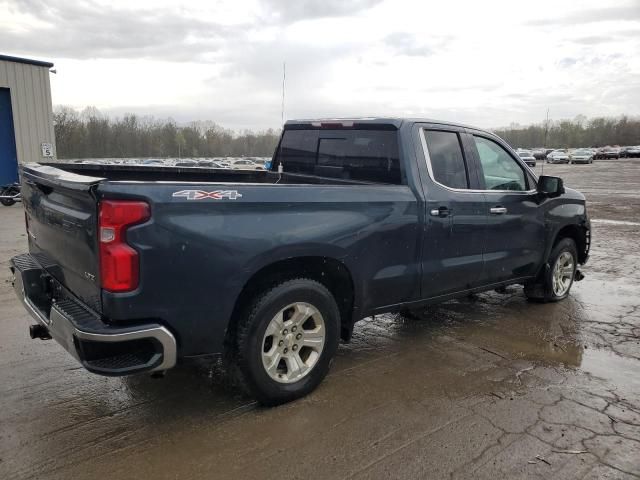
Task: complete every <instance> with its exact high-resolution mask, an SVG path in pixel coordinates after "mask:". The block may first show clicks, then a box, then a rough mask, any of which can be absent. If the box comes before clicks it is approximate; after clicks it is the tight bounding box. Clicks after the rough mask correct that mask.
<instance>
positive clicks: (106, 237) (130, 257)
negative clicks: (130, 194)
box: [98, 200, 150, 292]
mask: <svg viewBox="0 0 640 480" xmlns="http://www.w3.org/2000/svg"><path fill="white" fill-rule="evenodd" d="M149 216H150V214H149V205H148V204H147V203H145V202H136V201H129V200H103V201H102V202H100V214H99V217H100V218H99V222H98V244H99V249H100V282H101V284H102V288H103V289H105V290H108V291H110V292H129V291H131V290H135V289H136V288H137V287H138V281H139V276H140V261H139V259H138V252H137V251H136V250H134V249H133V248H132V247H131V246H130V245H128V244H127V241H126V230H127V228H128V227H130V226H131V225H134V224H136V223H140V222H144V221H145V220H148V219H149Z"/></svg>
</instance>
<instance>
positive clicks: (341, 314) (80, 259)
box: [11, 118, 590, 405]
mask: <svg viewBox="0 0 640 480" xmlns="http://www.w3.org/2000/svg"><path fill="white" fill-rule="evenodd" d="M22 192H23V203H24V208H25V219H26V228H27V233H28V235H27V238H28V243H29V253H25V254H22V255H18V256H16V257H14V258H13V259H12V261H11V269H12V271H13V274H14V288H15V291H16V293H17V295H18V296H19V298H20V299H21V300H22V302H23V304H24V306H25V307H26V309H27V310H28V311H29V313H30V314H31V315H32V316H33V318H35V320H36V323H35V324H33V325H31V336H32V338H40V339H49V338H54V339H55V340H57V341H58V342H59V343H60V344H61V345H62V346H63V347H64V348H65V349H66V350H67V351H68V352H69V353H70V354H71V355H73V356H74V357H75V358H76V359H77V360H78V361H79V362H80V363H81V364H82V365H83V366H84V367H85V368H86V369H88V370H89V371H91V372H94V373H97V374H102V375H128V374H134V373H139V372H155V374H161V373H163V372H164V371H166V370H168V369H170V368H171V367H173V366H174V365H175V364H176V362H177V361H179V360H181V359H184V358H186V357H195V356H200V355H210V354H223V358H224V359H225V361H226V362H227V364H228V365H229V371H230V372H231V374H232V375H233V376H234V377H237V378H239V379H240V382H239V383H240V384H241V385H243V386H244V387H246V388H247V389H248V391H249V392H250V394H252V395H253V396H254V397H255V398H257V399H258V400H259V401H260V402H261V403H263V404H267V405H275V404H279V403H283V402H287V401H290V400H293V399H295V398H298V397H300V396H303V395H305V394H307V393H308V392H310V391H312V390H313V389H314V388H315V387H316V386H318V384H319V383H320V382H321V381H322V379H323V378H324V377H325V375H326V374H327V372H328V370H329V367H330V364H331V360H332V358H333V357H334V354H335V353H336V350H337V348H338V343H339V341H340V339H342V340H343V341H345V342H346V341H349V339H350V337H351V334H352V330H353V327H354V323H355V322H356V321H357V320H359V319H362V318H365V317H367V316H370V315H373V314H381V313H384V312H403V311H411V310H412V309H419V308H421V307H424V306H425V305H427V304H430V303H435V302H443V301H446V300H449V299H452V298H456V297H461V296H467V295H469V294H471V293H475V292H482V291H488V290H493V289H500V288H502V287H504V286H506V285H511V284H521V285H523V286H524V294H525V295H526V296H527V297H528V298H530V299H532V300H535V301H542V302H553V301H558V300H562V299H564V298H566V297H567V295H568V294H569V291H570V289H571V286H572V283H573V282H574V281H577V280H580V279H581V278H582V274H581V273H580V272H579V270H578V269H577V268H578V266H579V265H581V264H584V263H585V262H586V261H587V258H588V255H589V245H590V224H589V220H588V217H587V210H586V206H585V198H584V196H583V195H582V194H580V193H578V192H576V191H574V190H571V189H569V188H565V187H564V185H563V182H562V180H561V179H560V178H557V177H549V176H541V177H536V175H535V174H534V173H533V171H532V170H530V169H529V168H528V167H527V166H526V165H525V164H524V162H523V161H522V160H521V159H520V157H519V156H518V155H517V154H516V153H515V152H514V151H513V150H512V149H511V148H510V147H509V146H508V145H507V144H506V143H505V142H504V141H503V140H501V139H500V138H498V137H497V136H495V135H493V134H492V133H489V132H486V131H483V130H479V129H477V128H471V127H467V126H462V125H457V124H452V123H447V122H438V121H433V120H420V119H399V118H395V119H373V118H366V119H349V120H344V119H341V120H304V121H289V122H287V123H286V124H285V126H284V129H283V133H282V136H281V138H280V141H279V144H278V146H277V149H276V151H275V153H274V155H273V158H272V161H271V166H270V170H269V171H242V170H228V169H227V170H223V169H208V168H197V167H196V168H179V167H171V166H167V167H158V166H135V165H86V164H85V165H80V164H61V163H56V164H48V165H45V164H37V163H33V164H28V165H25V166H24V167H23V171H22Z"/></svg>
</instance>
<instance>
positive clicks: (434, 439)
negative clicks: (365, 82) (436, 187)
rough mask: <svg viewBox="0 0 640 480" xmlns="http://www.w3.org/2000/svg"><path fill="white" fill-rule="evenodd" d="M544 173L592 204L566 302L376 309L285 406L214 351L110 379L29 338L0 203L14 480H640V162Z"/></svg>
mask: <svg viewBox="0 0 640 480" xmlns="http://www.w3.org/2000/svg"><path fill="white" fill-rule="evenodd" d="M540 167H541V165H538V167H537V170H538V172H540V169H541V168H540ZM544 170H545V173H548V174H551V175H559V176H562V177H563V178H564V179H565V184H566V185H567V186H570V187H574V188H577V189H579V190H581V191H582V192H583V193H585V195H586V196H587V198H588V200H589V205H588V209H589V213H590V216H591V218H592V221H593V239H594V241H593V246H592V256H591V260H590V261H589V263H588V264H587V266H586V267H585V268H584V269H583V272H584V273H585V274H586V278H585V280H584V281H582V282H580V283H578V284H576V285H575V286H574V288H573V291H572V295H571V297H570V298H569V299H567V300H566V301H564V302H561V303H558V304H550V305H539V304H530V303H527V301H526V300H525V298H524V295H523V293H522V289H521V288H520V287H510V288H509V289H508V290H507V293H506V294H498V293H494V292H492V293H488V294H482V295H478V296H475V297H473V298H469V299H464V300H460V301H451V302H448V303H445V304H442V305H439V306H436V307H431V308H429V309H427V310H425V311H423V312H421V313H420V314H419V315H418V316H417V317H416V318H405V317H402V316H400V315H382V316H378V317H376V318H375V319H372V318H368V319H366V320H364V321H362V322H361V323H359V324H358V325H357V327H356V331H355V335H354V340H353V342H352V343H351V344H349V345H343V346H341V348H340V351H339V354H338V357H337V359H336V361H335V363H334V366H333V369H332V372H331V373H330V375H329V376H328V378H327V379H326V380H325V382H324V383H323V384H322V385H321V386H320V388H319V389H318V390H317V391H316V392H314V393H313V394H312V395H310V396H309V397H307V398H305V399H302V400H300V401H297V402H295V403H292V404H288V405H284V406H282V407H278V408H273V409H264V408H261V407H258V406H257V405H256V404H255V403H253V402H252V401H251V400H250V399H247V398H246V397H243V396H242V395H240V394H239V393H238V392H236V391H234V390H233V389H230V388H228V387H227V386H225V384H224V380H223V376H222V373H221V370H220V367H219V366H218V365H217V364H216V363H215V362H205V361H199V362H191V363H189V364H185V365H182V366H180V367H178V368H176V369H174V370H172V371H170V372H169V373H168V375H167V376H166V378H164V379H161V380H157V379H152V378H150V377H148V376H144V375H143V376H138V377H132V378H123V379H122V378H121V379H118V378H105V377H99V376H94V375H92V374H90V373H87V372H86V371H84V370H83V369H81V368H80V367H79V366H78V364H77V363H76V362H75V361H74V360H73V359H72V357H71V356H69V355H68V354H67V353H66V352H64V351H63V349H62V348H61V347H60V346H58V345H57V344H55V343H54V342H42V341H32V340H30V339H29V338H28V332H27V325H28V324H29V319H28V317H27V314H26V312H25V311H24V309H23V308H22V307H21V306H20V305H19V303H18V301H17V300H16V299H15V297H14V294H13V291H12V289H11V284H10V280H9V272H8V268H7V264H8V260H9V258H10V257H11V256H12V255H15V254H16V253H20V252H23V251H25V249H26V239H25V234H24V226H23V222H24V220H23V214H22V210H21V208H20V206H19V205H18V206H14V207H11V208H5V207H0V338H1V339H2V342H0V406H1V407H2V408H0V478H1V479H4V480H9V479H18V478H20V479H24V478H34V479H35V478H37V479H41V478H47V479H49V478H52V479H71V478H74V479H93V478H96V479H97V478H99V479H105V478H118V479H124V478H152V476H153V478H158V479H164V478H167V479H168V478H171V479H175V478H190V479H191V478H206V479H214V478H256V479H257V478H259V479H271V478H273V479H278V480H283V479H291V478H306V479H310V478H322V479H328V478H352V477H353V478H444V477H447V476H449V477H451V478H478V479H481V478H487V479H495V478H509V479H514V478H545V479H546V478H563V479H564V478H586V479H600V478H616V479H626V478H638V477H640V250H639V249H638V245H639V239H640V160H620V161H597V162H596V163H594V164H593V165H545V166H544Z"/></svg>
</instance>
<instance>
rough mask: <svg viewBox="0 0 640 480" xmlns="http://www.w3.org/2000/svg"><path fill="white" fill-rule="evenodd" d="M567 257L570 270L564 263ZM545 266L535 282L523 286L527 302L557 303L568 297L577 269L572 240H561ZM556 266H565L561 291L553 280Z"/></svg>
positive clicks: (556, 281)
mask: <svg viewBox="0 0 640 480" xmlns="http://www.w3.org/2000/svg"><path fill="white" fill-rule="evenodd" d="M569 256H570V261H571V266H570V268H569V267H568V264H567V263H566V260H567V259H569ZM547 264H548V265H549V268H545V269H544V270H543V272H541V273H540V277H539V280H538V281H537V282H534V283H530V284H527V285H525V287H524V293H525V295H526V296H527V298H528V299H529V300H532V301H537V302H542V303H548V302H559V301H560V300H564V299H565V298H567V297H568V296H569V292H570V291H571V287H572V286H573V282H574V279H575V275H576V269H577V267H578V250H577V248H576V244H575V242H574V241H573V239H571V238H563V239H561V240H560V241H559V242H558V243H557V244H556V245H555V246H554V247H553V249H552V250H551V254H550V255H549V261H548V262H547ZM558 264H560V265H561V266H562V265H565V275H562V277H563V281H562V285H563V288H562V289H559V288H558V285H559V283H558V280H554V272H557V270H556V268H557V266H558ZM567 268H569V271H566V269H567ZM565 277H568V278H565Z"/></svg>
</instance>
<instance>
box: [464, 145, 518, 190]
mask: <svg viewBox="0 0 640 480" xmlns="http://www.w3.org/2000/svg"><path fill="white" fill-rule="evenodd" d="M473 138H474V140H475V143H476V148H477V149H478V157H479V158H480V164H481V165H482V172H483V175H484V183H485V188H486V189H487V190H513V191H517V192H524V191H526V190H527V180H526V177H525V173H524V170H523V169H522V167H521V166H520V165H519V164H518V163H517V162H516V161H515V159H514V158H513V157H512V156H511V155H509V154H508V153H507V151H506V150H505V149H504V148H502V147H501V146H500V145H498V144H497V143H496V142H494V141H493V140H489V139H487V138H483V137H476V136H474V137H473Z"/></svg>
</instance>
